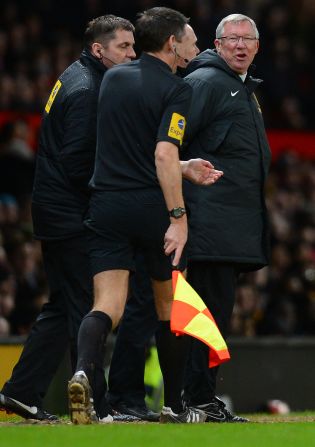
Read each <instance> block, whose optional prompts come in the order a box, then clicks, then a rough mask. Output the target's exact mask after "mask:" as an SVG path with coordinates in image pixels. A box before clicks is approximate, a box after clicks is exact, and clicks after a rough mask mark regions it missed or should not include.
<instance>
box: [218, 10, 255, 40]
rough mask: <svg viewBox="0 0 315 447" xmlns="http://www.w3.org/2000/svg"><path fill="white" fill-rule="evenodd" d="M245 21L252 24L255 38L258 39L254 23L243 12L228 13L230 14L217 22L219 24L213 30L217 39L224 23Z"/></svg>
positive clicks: (220, 34)
mask: <svg viewBox="0 0 315 447" xmlns="http://www.w3.org/2000/svg"><path fill="white" fill-rule="evenodd" d="M245 21H247V22H249V23H250V24H251V25H252V27H253V30H254V32H255V37H256V39H259V32H258V29H257V26H256V23H255V22H254V20H253V19H251V18H250V17H248V16H244V14H230V15H228V16H226V17H224V19H222V20H221V22H220V23H219V25H218V26H217V29H216V32H215V37H216V38H217V39H220V37H222V33H223V28H224V25H225V24H226V23H229V22H233V23H238V22H245Z"/></svg>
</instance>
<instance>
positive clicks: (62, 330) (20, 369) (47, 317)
mask: <svg viewBox="0 0 315 447" xmlns="http://www.w3.org/2000/svg"><path fill="white" fill-rule="evenodd" d="M42 251H43V260H44V266H45V270H46V275H47V279H48V284H49V288H50V295H49V302H48V303H46V304H45V305H44V306H43V308H42V311H41V313H40V315H39V316H38V318H37V320H36V322H35V324H34V326H33V328H32V330H31V332H30V335H29V336H28V338H27V340H26V343H25V346H24V349H23V352H22V355H21V357H20V359H19V361H18V363H17V364H16V366H15V367H14V370H13V372H12V376H11V378H10V379H9V380H8V381H7V382H6V383H5V384H4V386H3V389H2V392H3V393H4V394H6V395H8V396H10V397H13V398H16V399H18V400H20V401H22V402H24V403H26V404H29V405H36V406H38V407H41V406H42V400H43V397H44V396H45V394H46V392H47V389H48V386H49V384H50V382H51V380H52V378H53V376H54V374H55V373H56V371H57V368H58V366H59V364H60V362H61V360H62V359H63V356H64V355H65V352H66V350H67V349H68V347H69V346H70V349H71V356H72V366H73V368H74V367H75V363H76V354H77V334H78V330H79V327H80V323H81V320H82V318H83V316H84V315H85V314H87V313H88V312H89V310H90V309H91V307H92V281H91V275H90V273H89V268H88V266H89V259H88V255H87V241H86V238H85V235H80V236H78V237H74V238H71V239H67V240H62V241H59V240H58V241H43V242H42Z"/></svg>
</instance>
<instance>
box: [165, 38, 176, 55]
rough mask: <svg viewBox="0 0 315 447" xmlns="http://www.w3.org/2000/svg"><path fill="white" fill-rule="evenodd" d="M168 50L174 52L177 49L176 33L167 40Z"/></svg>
mask: <svg viewBox="0 0 315 447" xmlns="http://www.w3.org/2000/svg"><path fill="white" fill-rule="evenodd" d="M166 44H167V50H168V52H171V53H174V52H175V50H176V39H175V36H174V34H172V35H171V36H170V37H169V38H168V39H167V41H166Z"/></svg>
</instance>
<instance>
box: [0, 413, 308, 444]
mask: <svg viewBox="0 0 315 447" xmlns="http://www.w3.org/2000/svg"><path fill="white" fill-rule="evenodd" d="M0 420H1V421H2V422H1V426H0V446H1V447H6V446H8V447H35V446H37V445H43V446H45V447H63V446H67V447H68V446H69V447H71V446H75V447H86V446H95V447H96V446H102V445H106V446H113V447H157V446H158V447H168V446H171V447H195V446H196V447H197V446H198V447H199V446H200V447H207V446H211V447H212V446H222V447H232V446H233V447H275V446H277V447H313V446H315V415H314V414H313V415H310V414H309V413H308V415H298V416H293V417H292V415H290V417H288V418H285V417H282V418H281V419H280V420H281V422H279V418H277V417H270V416H268V417H261V418H260V417H259V416H257V417H255V418H254V420H256V421H260V420H261V421H262V422H252V423H249V424H200V425H189V424H187V425H160V424H109V425H91V426H73V425H69V423H67V420H65V423H64V424H53V425H42V424H30V423H27V424H25V423H24V421H23V420H21V419H19V418H14V419H13V418H10V419H4V418H3V419H0ZM284 443H285V445H283V444H284Z"/></svg>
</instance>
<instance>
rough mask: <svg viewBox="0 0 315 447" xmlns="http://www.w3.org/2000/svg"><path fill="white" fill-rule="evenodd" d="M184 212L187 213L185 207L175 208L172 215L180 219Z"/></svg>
mask: <svg viewBox="0 0 315 447" xmlns="http://www.w3.org/2000/svg"><path fill="white" fill-rule="evenodd" d="M184 214H186V210H185V208H180V207H179V208H173V209H172V211H171V212H170V215H171V217H174V218H175V219H178V218H180V217H182V216H183V215H184Z"/></svg>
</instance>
